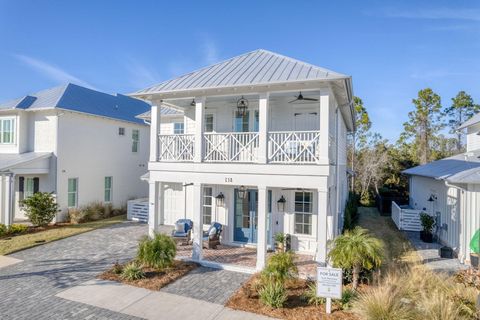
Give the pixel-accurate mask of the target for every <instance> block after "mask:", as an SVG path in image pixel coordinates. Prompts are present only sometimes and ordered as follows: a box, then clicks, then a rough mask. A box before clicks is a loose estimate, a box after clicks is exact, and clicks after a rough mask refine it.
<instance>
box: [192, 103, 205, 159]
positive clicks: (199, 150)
mask: <svg viewBox="0 0 480 320" xmlns="http://www.w3.org/2000/svg"><path fill="white" fill-rule="evenodd" d="M205 100H206V99H205V97H200V98H195V101H196V102H195V155H194V157H193V162H202V160H203V131H204V124H203V122H204V116H205Z"/></svg>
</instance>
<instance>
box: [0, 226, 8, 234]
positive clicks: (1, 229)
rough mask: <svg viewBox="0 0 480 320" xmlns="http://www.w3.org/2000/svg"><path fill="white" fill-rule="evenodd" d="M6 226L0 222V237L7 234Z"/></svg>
mask: <svg viewBox="0 0 480 320" xmlns="http://www.w3.org/2000/svg"><path fill="white" fill-rule="evenodd" d="M7 231H8V228H7V226H6V225H4V224H3V223H0V237H2V236H4V235H6V234H7Z"/></svg>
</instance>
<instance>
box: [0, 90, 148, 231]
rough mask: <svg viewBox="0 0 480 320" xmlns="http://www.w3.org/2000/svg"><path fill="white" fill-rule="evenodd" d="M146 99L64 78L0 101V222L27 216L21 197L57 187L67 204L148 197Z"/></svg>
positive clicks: (123, 201) (63, 205) (63, 204)
mask: <svg viewBox="0 0 480 320" xmlns="http://www.w3.org/2000/svg"><path fill="white" fill-rule="evenodd" d="M149 108H150V106H149V105H148V104H147V103H145V102H144V101H141V100H138V99H133V98H131V97H128V96H124V95H120V94H117V95H110V94H106V93H102V92H98V91H95V90H91V89H87V88H84V87H80V86H77V85H74V84H67V85H64V86H60V87H55V88H52V89H48V90H44V91H40V92H38V93H35V94H32V95H28V96H25V97H23V98H20V99H16V100H13V101H9V102H6V103H1V104H0V223H5V224H10V223H12V222H13V220H14V219H24V218H25V217H24V212H23V210H22V208H21V207H20V205H19V201H20V200H21V199H24V198H26V197H28V196H30V195H31V194H33V193H34V192H37V191H45V192H53V193H54V194H55V195H56V197H57V202H58V203H59V205H60V208H61V210H62V211H61V213H60V214H59V215H58V217H57V218H58V219H60V220H61V219H63V218H64V217H65V213H66V211H67V209H68V208H71V207H79V206H82V205H86V204H88V203H91V202H94V201H97V202H98V201H99V202H109V203H112V204H113V205H114V206H123V205H126V202H127V200H129V199H131V198H134V197H141V196H146V195H147V192H148V186H147V184H146V183H145V182H142V181H141V180H140V176H141V175H142V174H145V172H147V162H148V153H149V142H148V140H149V128H148V125H147V124H145V123H144V121H143V120H141V119H138V118H136V117H135V115H138V114H139V113H142V112H144V111H145V110H148V109H149Z"/></svg>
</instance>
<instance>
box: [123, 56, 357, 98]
mask: <svg viewBox="0 0 480 320" xmlns="http://www.w3.org/2000/svg"><path fill="white" fill-rule="evenodd" d="M337 78H348V76H346V75H344V74H341V73H337V72H334V71H331V70H328V69H324V68H321V67H317V66H314V65H311V64H308V63H306V62H302V61H299V60H295V59H292V58H289V57H286V56H283V55H280V54H277V53H273V52H270V51H267V50H263V49H259V50H256V51H252V52H248V53H245V54H242V55H239V56H236V57H233V58H231V59H228V60H225V61H222V62H219V63H216V64H213V65H211V66H208V67H205V68H201V69H199V70H197V71H194V72H190V73H187V74H184V75H182V76H180V77H178V78H174V79H171V80H167V81H164V82H162V83H160V84H157V85H154V86H151V87H148V88H145V89H142V90H139V91H137V92H135V93H133V94H132V95H142V94H149V93H166V92H172V91H179V90H191V89H205V88H216V87H228V86H240V85H257V84H268V83H281V82H290V81H302V80H325V79H337Z"/></svg>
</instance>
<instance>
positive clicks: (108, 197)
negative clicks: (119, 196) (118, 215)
mask: <svg viewBox="0 0 480 320" xmlns="http://www.w3.org/2000/svg"><path fill="white" fill-rule="evenodd" d="M112 180H113V178H112V177H105V182H104V187H105V192H104V201H105V202H112Z"/></svg>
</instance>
